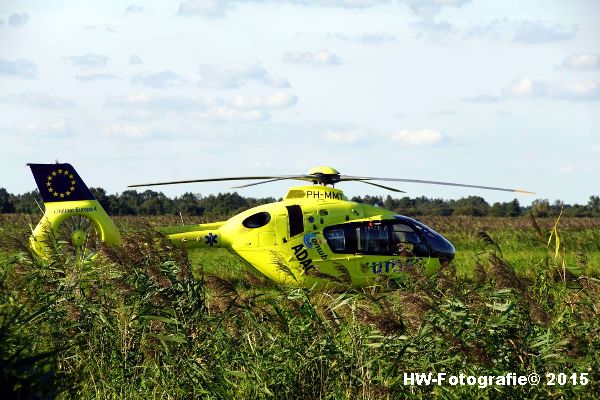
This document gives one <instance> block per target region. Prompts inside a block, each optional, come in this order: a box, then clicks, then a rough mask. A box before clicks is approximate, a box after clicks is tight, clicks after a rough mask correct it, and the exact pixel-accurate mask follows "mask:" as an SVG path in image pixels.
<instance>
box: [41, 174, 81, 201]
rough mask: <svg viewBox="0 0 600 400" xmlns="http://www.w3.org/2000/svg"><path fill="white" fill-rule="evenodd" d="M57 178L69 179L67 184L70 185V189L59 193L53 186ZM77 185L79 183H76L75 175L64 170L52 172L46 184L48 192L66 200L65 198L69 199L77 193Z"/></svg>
mask: <svg viewBox="0 0 600 400" xmlns="http://www.w3.org/2000/svg"><path fill="white" fill-rule="evenodd" d="M57 177H63V179H64V178H66V179H67V181H66V183H67V185H69V187H68V189H67V190H65V191H64V192H59V191H57V190H56V188H55V187H54V186H52V183H53V181H54V179H55V178H57ZM76 184H77V182H76V181H75V175H74V174H73V173H72V172H70V171H68V170H66V169H62V168H60V169H57V170H54V171H52V172H51V173H50V174H49V175H48V181H47V182H46V186H47V187H48V192H49V193H52V195H53V196H54V197H60V198H61V199H64V198H65V197H67V198H68V197H69V196H70V195H71V194H72V193H73V192H74V191H75V186H76Z"/></svg>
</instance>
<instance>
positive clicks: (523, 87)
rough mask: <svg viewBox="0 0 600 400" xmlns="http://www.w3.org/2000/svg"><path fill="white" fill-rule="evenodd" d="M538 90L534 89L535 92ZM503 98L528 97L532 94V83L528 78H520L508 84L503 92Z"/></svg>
mask: <svg viewBox="0 0 600 400" xmlns="http://www.w3.org/2000/svg"><path fill="white" fill-rule="evenodd" d="M539 90H540V89H539V88H536V91H539ZM503 93H504V95H505V96H509V97H529V96H533V94H534V83H533V81H532V80H531V79H529V78H520V79H517V80H515V81H513V83H511V84H510V86H508V87H507V88H505V89H504V90H503Z"/></svg>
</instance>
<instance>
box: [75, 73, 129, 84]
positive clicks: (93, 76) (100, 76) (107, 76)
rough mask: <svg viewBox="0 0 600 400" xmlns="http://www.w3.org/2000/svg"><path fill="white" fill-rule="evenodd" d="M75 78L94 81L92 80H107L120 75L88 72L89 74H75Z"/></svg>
mask: <svg viewBox="0 0 600 400" xmlns="http://www.w3.org/2000/svg"><path fill="white" fill-rule="evenodd" d="M75 79H77V80H78V81H83V82H92V81H106V80H113V79H119V77H118V76H116V75H113V74H88V75H75Z"/></svg>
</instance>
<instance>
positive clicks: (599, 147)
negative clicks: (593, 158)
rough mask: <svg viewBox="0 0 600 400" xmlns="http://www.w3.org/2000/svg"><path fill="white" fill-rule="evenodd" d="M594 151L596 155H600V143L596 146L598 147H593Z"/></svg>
mask: <svg viewBox="0 0 600 400" xmlns="http://www.w3.org/2000/svg"><path fill="white" fill-rule="evenodd" d="M592 151H593V152H594V153H600V143H598V144H596V145H594V146H592Z"/></svg>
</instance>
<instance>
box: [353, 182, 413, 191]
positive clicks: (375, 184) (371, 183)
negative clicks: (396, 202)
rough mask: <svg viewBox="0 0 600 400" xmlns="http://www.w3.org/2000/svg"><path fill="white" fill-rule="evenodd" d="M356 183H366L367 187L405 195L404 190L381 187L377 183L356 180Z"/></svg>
mask: <svg viewBox="0 0 600 400" xmlns="http://www.w3.org/2000/svg"><path fill="white" fill-rule="evenodd" d="M356 182H361V183H366V184H367V185H373V186H377V187H380V188H384V189H387V190H391V191H392V192H398V193H406V192H405V191H404V190H400V189H394V188H393V187H389V186H383V185H379V184H377V183H373V182H369V181H363V180H357V181H356Z"/></svg>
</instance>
